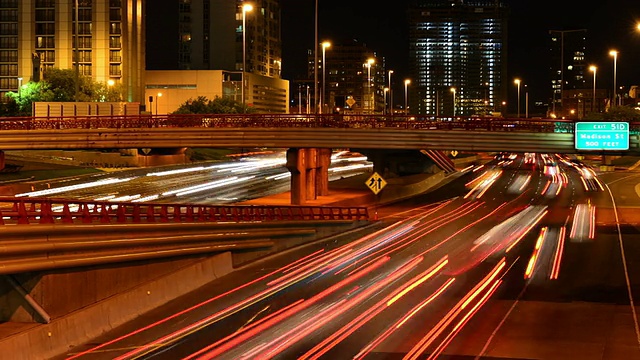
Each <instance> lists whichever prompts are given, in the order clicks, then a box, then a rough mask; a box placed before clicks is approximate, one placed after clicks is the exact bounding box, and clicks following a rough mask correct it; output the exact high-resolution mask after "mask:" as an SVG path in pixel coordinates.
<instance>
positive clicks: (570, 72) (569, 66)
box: [549, 29, 589, 116]
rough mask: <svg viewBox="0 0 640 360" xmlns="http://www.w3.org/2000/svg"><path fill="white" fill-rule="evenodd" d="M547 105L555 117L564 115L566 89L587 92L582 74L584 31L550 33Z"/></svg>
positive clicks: (584, 70) (583, 71) (583, 70)
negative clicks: (549, 101)
mask: <svg viewBox="0 0 640 360" xmlns="http://www.w3.org/2000/svg"><path fill="white" fill-rule="evenodd" d="M549 35H550V37H549V40H550V51H551V53H550V55H551V56H550V59H551V64H550V70H551V74H550V75H551V92H552V96H551V106H550V109H549V110H550V111H551V112H552V113H553V114H554V115H556V116H563V115H567V114H564V112H565V110H566V109H564V107H565V105H566V104H565V103H566V93H565V92H566V90H577V89H588V88H589V86H587V84H586V79H585V74H586V72H587V70H588V69H587V63H586V60H585V51H586V50H585V49H586V37H587V30H586V29H576V30H550V31H549Z"/></svg>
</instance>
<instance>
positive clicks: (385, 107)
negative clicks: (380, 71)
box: [382, 86, 389, 115]
mask: <svg viewBox="0 0 640 360" xmlns="http://www.w3.org/2000/svg"><path fill="white" fill-rule="evenodd" d="M383 91H384V92H383V95H384V106H383V107H382V114H383V115H386V114H387V93H388V92H389V88H388V87H386V86H385V88H384V89H383Z"/></svg>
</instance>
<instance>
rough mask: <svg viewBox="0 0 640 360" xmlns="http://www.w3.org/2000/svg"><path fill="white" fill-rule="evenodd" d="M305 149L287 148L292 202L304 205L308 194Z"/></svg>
mask: <svg viewBox="0 0 640 360" xmlns="http://www.w3.org/2000/svg"><path fill="white" fill-rule="evenodd" d="M305 155H306V153H305V151H304V149H298V148H291V149H288V150H287V169H289V172H290V173H291V204H292V205H304V204H305V203H306V201H307V196H306V184H307V180H306V175H307V171H306V159H305Z"/></svg>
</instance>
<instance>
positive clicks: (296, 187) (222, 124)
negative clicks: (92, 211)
mask: <svg viewBox="0 0 640 360" xmlns="http://www.w3.org/2000/svg"><path fill="white" fill-rule="evenodd" d="M630 127H631V131H630V133H631V136H630V148H629V150H628V151H624V152H617V153H611V154H612V155H622V154H639V153H640V141H639V138H638V132H639V131H640V123H632V124H630ZM573 129H574V122H573V121H570V120H556V119H505V118H467V117H454V118H451V117H432V116H413V115H408V116H397V115H395V116H384V115H335V114H322V115H318V114H312V115H300V114H287V115H281V114H250V115H248V114H240V115H238V114H206V115H203V114H196V115H135V116H83V117H77V116H63V117H41V118H38V117H30V118H3V119H0V151H4V150H42V149H63V150H64V149H67V150H68V149H133V148H137V149H145V148H146V149H167V148H187V147H208V148H241V147H246V148H250V147H267V148H287V149H289V150H288V152H287V167H288V169H289V170H290V171H291V173H292V176H291V194H292V198H291V202H292V204H304V203H305V202H306V200H310V199H315V198H316V197H317V196H323V195H326V194H327V191H328V176H327V169H328V166H329V163H330V155H331V149H335V148H351V149H357V150H362V149H370V150H417V151H422V152H423V154H425V155H427V156H429V157H430V158H431V159H432V160H433V161H434V163H436V164H438V165H439V166H440V167H442V168H446V167H447V166H450V164H449V165H448V164H447V160H448V158H447V157H446V156H444V155H443V153H442V152H443V151H451V150H456V151H466V152H491V151H511V152H547V153H577V152H578V151H576V149H575V146H574V134H573V131H574V130H573ZM1 159H2V156H0V166H2V161H1ZM373 162H374V170H376V171H379V170H380V165H379V164H380V161H376V159H375V158H374V160H373Z"/></svg>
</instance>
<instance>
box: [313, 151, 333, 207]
mask: <svg viewBox="0 0 640 360" xmlns="http://www.w3.org/2000/svg"><path fill="white" fill-rule="evenodd" d="M316 156H317V158H316V165H317V166H318V168H317V170H316V196H326V195H329V167H330V166H331V149H327V148H321V149H317V152H316Z"/></svg>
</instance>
